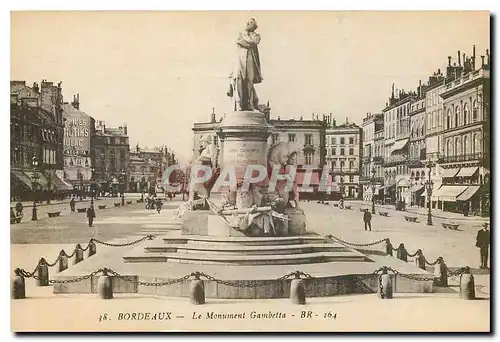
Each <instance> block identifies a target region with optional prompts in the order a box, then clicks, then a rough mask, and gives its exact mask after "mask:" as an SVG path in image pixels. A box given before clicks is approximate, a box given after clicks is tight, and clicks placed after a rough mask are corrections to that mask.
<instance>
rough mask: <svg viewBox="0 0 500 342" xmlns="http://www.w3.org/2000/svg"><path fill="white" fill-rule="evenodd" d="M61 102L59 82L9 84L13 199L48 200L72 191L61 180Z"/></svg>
mask: <svg viewBox="0 0 500 342" xmlns="http://www.w3.org/2000/svg"><path fill="white" fill-rule="evenodd" d="M62 101H63V98H62V88H61V83H58V84H57V85H54V84H53V83H52V82H47V81H46V80H42V82H41V84H40V85H38V83H33V85H32V87H29V86H27V85H26V82H25V81H11V83H10V130H11V132H10V145H11V146H10V151H11V153H10V161H11V198H12V199H14V198H15V199H21V200H23V199H30V200H32V199H35V198H36V199H47V200H50V199H51V198H53V197H54V194H55V193H60V192H64V191H68V190H70V189H71V186H70V185H69V184H67V183H66V182H65V181H64V171H63V127H64V126H63V117H62V108H61V105H62ZM34 161H36V163H34Z"/></svg>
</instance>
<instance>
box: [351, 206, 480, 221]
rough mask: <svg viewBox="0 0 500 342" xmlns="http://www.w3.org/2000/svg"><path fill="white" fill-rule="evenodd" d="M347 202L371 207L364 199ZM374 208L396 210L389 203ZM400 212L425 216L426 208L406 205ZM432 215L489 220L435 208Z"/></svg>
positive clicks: (454, 219) (459, 219)
mask: <svg viewBox="0 0 500 342" xmlns="http://www.w3.org/2000/svg"><path fill="white" fill-rule="evenodd" d="M346 203H349V204H352V205H354V206H358V207H370V208H371V207H372V203H371V202H366V201H352V202H347V201H346ZM375 207H376V208H379V209H380V208H383V209H388V210H392V211H394V212H396V210H395V209H394V206H393V205H389V204H383V205H380V204H375ZM397 212H401V213H410V214H417V215H422V216H427V208H417V207H407V208H406V211H397ZM432 217H435V218H439V219H443V220H451V221H476V222H481V223H482V222H488V223H489V222H490V218H489V217H480V216H464V215H462V214H457V213H451V212H448V211H442V210H437V209H432Z"/></svg>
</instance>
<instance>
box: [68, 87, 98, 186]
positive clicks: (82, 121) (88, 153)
mask: <svg viewBox="0 0 500 342" xmlns="http://www.w3.org/2000/svg"><path fill="white" fill-rule="evenodd" d="M63 116H64V176H65V179H66V180H67V181H68V182H69V183H71V184H72V185H73V187H74V188H75V190H76V192H78V193H80V194H84V193H90V191H91V190H92V189H91V188H92V186H93V184H92V182H93V181H94V179H93V177H94V175H93V173H92V168H93V167H94V166H95V154H94V149H93V146H94V137H93V132H94V127H95V120H94V118H92V117H91V116H90V115H88V114H86V113H84V112H83V111H81V110H80V102H79V96H78V97H74V99H73V102H72V103H71V104H70V103H67V102H65V103H64V104H63Z"/></svg>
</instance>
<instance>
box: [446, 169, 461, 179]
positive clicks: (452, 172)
mask: <svg viewBox="0 0 500 342" xmlns="http://www.w3.org/2000/svg"><path fill="white" fill-rule="evenodd" d="M459 171H460V169H444V171H443V174H442V177H443V178H453V177H455V176H456V175H457V173H458V172H459Z"/></svg>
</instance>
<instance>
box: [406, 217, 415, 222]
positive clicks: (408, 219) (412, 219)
mask: <svg viewBox="0 0 500 342" xmlns="http://www.w3.org/2000/svg"><path fill="white" fill-rule="evenodd" d="M405 220H406V221H408V222H414V223H416V222H417V217H416V216H405Z"/></svg>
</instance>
